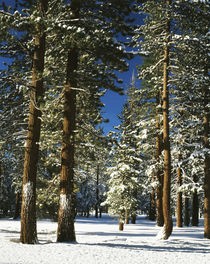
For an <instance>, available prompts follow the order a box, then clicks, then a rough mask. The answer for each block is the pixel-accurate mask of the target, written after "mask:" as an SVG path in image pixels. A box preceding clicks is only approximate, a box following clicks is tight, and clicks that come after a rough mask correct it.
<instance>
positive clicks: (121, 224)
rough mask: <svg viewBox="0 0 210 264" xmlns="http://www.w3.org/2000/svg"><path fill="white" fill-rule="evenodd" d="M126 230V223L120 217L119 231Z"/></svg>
mask: <svg viewBox="0 0 210 264" xmlns="http://www.w3.org/2000/svg"><path fill="white" fill-rule="evenodd" d="M123 230H124V223H123V222H122V220H121V219H119V231H123Z"/></svg>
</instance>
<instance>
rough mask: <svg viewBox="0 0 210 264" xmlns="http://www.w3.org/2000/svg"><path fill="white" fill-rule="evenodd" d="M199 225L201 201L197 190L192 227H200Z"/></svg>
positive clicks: (194, 196) (193, 205) (193, 203)
mask: <svg viewBox="0 0 210 264" xmlns="http://www.w3.org/2000/svg"><path fill="white" fill-rule="evenodd" d="M198 223H199V201H198V193H197V191H196V190H195V192H194V193H193V200H192V226H198Z"/></svg>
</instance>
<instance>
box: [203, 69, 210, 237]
mask: <svg viewBox="0 0 210 264" xmlns="http://www.w3.org/2000/svg"><path fill="white" fill-rule="evenodd" d="M207 74H208V73H207ZM209 96H210V95H209V89H208V87H206V89H205V94H204V108H205V115H204V139H203V141H204V148H205V149H209V148H210V146H209V141H208V138H209V111H208V107H207V105H208V103H209ZM204 237H205V238H208V239H210V155H209V153H206V154H205V160H204Z"/></svg>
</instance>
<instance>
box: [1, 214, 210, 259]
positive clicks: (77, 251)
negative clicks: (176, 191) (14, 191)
mask: <svg viewBox="0 0 210 264" xmlns="http://www.w3.org/2000/svg"><path fill="white" fill-rule="evenodd" d="M160 229H161V228H160V227H157V226H155V222H151V221H149V220H147V219H146V218H145V217H142V216H141V217H139V218H138V220H137V223H136V224H135V225H132V224H129V225H125V226H124V231H118V223H117V221H116V219H114V218H111V217H108V216H107V215H105V216H103V218H102V219H100V218H99V219H95V218H93V217H90V218H82V217H79V218H77V219H76V223H75V230H76V237H77V243H56V230H57V223H56V222H52V221H50V220H42V221H38V222H37V230H38V238H39V244H37V245H24V244H21V243H18V242H17V240H18V239H19V231H20V221H19V220H11V219H0V264H48V263H51V264H57V263H62V264H67V263H73V264H86V263H88V264H98V263H100V264H106V263H109V264H110V263H111V264H116V263H117V264H119V263H120V264H125V263H126V264H127V263H132V264H137V263H138V264H140V263H144V264H148V263H151V264H153V263H155V264H168V263H170V264H175V263H176V264H179V263H194V264H207V263H210V240H208V239H204V238H203V221H201V225H200V226H199V227H183V228H177V227H175V223H174V228H173V234H172V235H171V237H170V238H169V239H168V240H158V239H157V237H156V235H157V233H158V231H159V230H160Z"/></svg>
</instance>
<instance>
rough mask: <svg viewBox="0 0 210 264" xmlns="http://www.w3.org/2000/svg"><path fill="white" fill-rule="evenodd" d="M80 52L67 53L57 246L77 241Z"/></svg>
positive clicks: (74, 13)
mask: <svg viewBox="0 0 210 264" xmlns="http://www.w3.org/2000/svg"><path fill="white" fill-rule="evenodd" d="M71 5H72V17H73V18H75V19H76V18H79V10H80V1H76V0H75V1H72V2H71ZM77 65H78V49H77V47H76V46H75V47H71V48H69V50H68V60H67V68H66V72H67V76H66V85H65V88H64V119H63V139H62V152H61V175H60V202H59V210H58V229H57V242H74V241H75V240H76V236H75V229H74V219H75V194H74V153H75V142H74V141H75V140H74V137H75V128H76V90H75V88H76V87H77V77H76V70H77Z"/></svg>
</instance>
